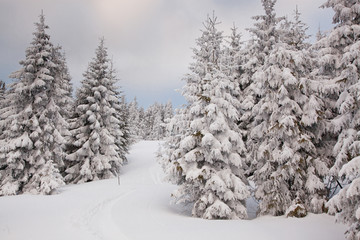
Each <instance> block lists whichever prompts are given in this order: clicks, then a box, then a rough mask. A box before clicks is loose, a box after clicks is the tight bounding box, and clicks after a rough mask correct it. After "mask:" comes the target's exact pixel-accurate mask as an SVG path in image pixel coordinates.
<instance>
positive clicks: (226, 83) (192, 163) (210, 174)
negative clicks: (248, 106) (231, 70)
mask: <svg viewBox="0 0 360 240" xmlns="http://www.w3.org/2000/svg"><path fill="white" fill-rule="evenodd" d="M217 24H218V22H217V19H216V17H212V18H208V19H207V21H206V22H205V23H204V27H205V29H204V30H203V31H202V36H201V37H200V38H198V39H197V45H198V48H197V49H194V58H195V62H194V63H193V64H192V65H191V67H190V69H191V73H190V74H189V75H187V76H186V77H185V80H186V85H185V88H184V92H183V95H184V97H185V98H186V99H187V101H188V107H187V110H186V111H184V112H183V113H184V114H186V116H183V117H180V118H179V119H184V120H185V119H186V120H185V121H184V122H188V123H189V125H188V126H189V127H188V129H186V130H185V131H184V132H183V134H184V135H182V136H181V140H180V141H179V143H178V145H177V146H176V147H177V149H172V150H171V151H170V152H168V153H173V155H172V156H169V157H170V159H167V161H169V160H170V162H171V163H170V164H172V165H173V166H174V167H173V168H172V169H175V170H176V172H177V173H175V174H174V173H173V175H177V176H180V177H177V180H176V182H177V183H178V184H179V185H180V188H179V189H178V190H177V191H176V192H175V193H174V196H175V197H176V198H177V201H178V202H194V207H193V210H192V214H193V216H196V217H201V218H207V219H237V218H246V217H247V213H246V208H245V199H246V198H247V197H248V196H249V191H248V189H247V186H246V184H245V182H244V181H245V178H244V174H243V171H242V166H243V164H244V163H243V160H244V156H243V151H244V148H245V146H244V143H243V142H242V140H241V137H240V135H239V132H238V128H237V125H236V123H235V121H236V120H237V118H238V111H237V107H238V105H239V102H238V99H237V96H236V95H233V94H234V93H235V92H236V91H235V90H236V89H238V85H237V83H235V82H234V81H232V80H231V78H229V77H228V76H226V74H225V73H224V72H222V68H223V67H224V68H225V66H223V65H222V61H221V59H222V54H223V50H222V49H221V44H222V41H223V37H222V33H221V32H219V31H218V30H217V29H216V25H217ZM175 119H176V118H175ZM175 154H176V155H175ZM163 160H165V161H166V159H163Z"/></svg>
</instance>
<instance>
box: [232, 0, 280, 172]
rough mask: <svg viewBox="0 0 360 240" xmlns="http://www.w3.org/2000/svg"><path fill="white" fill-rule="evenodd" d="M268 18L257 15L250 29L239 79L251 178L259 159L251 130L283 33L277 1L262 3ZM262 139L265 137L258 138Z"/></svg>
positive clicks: (266, 0) (243, 127)
mask: <svg viewBox="0 0 360 240" xmlns="http://www.w3.org/2000/svg"><path fill="white" fill-rule="evenodd" d="M261 2H262V5H263V8H264V11H265V15H259V16H254V17H253V19H254V20H256V22H255V23H254V27H253V28H250V29H248V31H250V33H251V34H252V38H251V39H250V41H249V42H248V43H247V45H246V47H245V50H244V51H243V53H242V54H243V55H244V59H243V60H242V61H241V66H240V67H241V75H240V78H239V85H240V89H241V90H242V93H241V99H240V102H241V105H240V107H239V111H240V112H241V117H240V121H239V127H240V129H241V130H242V131H243V132H244V138H245V139H246V147H247V152H248V154H247V164H248V165H249V166H250V168H249V169H248V170H247V175H248V176H251V175H252V174H253V172H254V170H255V169H254V168H253V166H256V162H254V161H256V160H255V159H256V158H255V156H254V155H256V153H257V150H258V147H259V146H258V144H256V141H253V140H252V138H253V136H251V135H250V131H251V129H252V128H253V127H254V124H256V123H254V121H255V117H256V116H255V115H253V113H252V110H253V108H254V106H255V105H256V104H257V103H258V102H259V100H260V99H261V97H262V96H263V95H264V87H263V86H262V85H261V84H262V83H263V81H262V80H261V79H262V78H263V75H262V74H263V66H264V64H265V59H266V58H267V56H268V55H269V53H270V51H271V50H272V49H273V48H274V46H275V44H276V43H277V42H278V41H279V37H280V33H279V30H278V29H277V25H278V23H279V22H280V21H281V20H282V19H283V18H278V17H276V14H275V10H274V6H275V3H276V0H262V1H261ZM258 137H259V138H261V136H258Z"/></svg>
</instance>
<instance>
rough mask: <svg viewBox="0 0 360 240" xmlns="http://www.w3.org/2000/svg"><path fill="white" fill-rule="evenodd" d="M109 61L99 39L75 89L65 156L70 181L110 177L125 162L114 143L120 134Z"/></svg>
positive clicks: (76, 181) (116, 172)
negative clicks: (69, 142) (68, 148)
mask: <svg viewBox="0 0 360 240" xmlns="http://www.w3.org/2000/svg"><path fill="white" fill-rule="evenodd" d="M109 64H110V63H109V59H108V57H107V49H106V47H105V46H104V40H103V39H102V40H101V41H100V44H99V46H98V48H97V49H96V56H95V58H94V59H93V60H92V61H91V62H90V63H89V66H88V69H87V70H86V72H85V73H84V79H83V80H82V82H81V83H82V86H81V87H80V88H79V89H78V91H77V99H76V109H75V114H74V117H75V119H76V120H75V122H74V126H73V127H72V130H71V132H72V135H73V136H74V137H73V138H74V141H73V143H72V144H73V148H74V150H73V152H72V153H71V154H69V155H68V157H67V160H68V161H69V163H68V166H69V167H68V168H67V169H66V173H67V175H66V178H65V179H66V180H67V181H69V182H74V183H82V182H88V181H92V180H97V179H104V178H110V177H113V176H115V175H116V174H118V172H119V170H120V167H121V165H122V163H123V161H124V159H122V158H121V156H120V154H119V151H120V149H119V148H118V146H117V141H119V139H120V137H122V136H123V134H122V132H121V130H120V129H119V124H120V121H121V120H120V119H119V114H118V109H120V106H119V99H118V98H117V96H116V92H115V91H114V89H115V87H114V76H113V71H112V70H111V66H110V65H109Z"/></svg>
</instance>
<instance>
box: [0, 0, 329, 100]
mask: <svg viewBox="0 0 360 240" xmlns="http://www.w3.org/2000/svg"><path fill="white" fill-rule="evenodd" d="M1 1H2V6H1V8H0V32H1V33H2V34H1V36H0V52H1V53H2V54H1V55H0V78H3V79H4V78H6V76H8V75H9V74H10V73H11V72H12V71H15V70H17V69H18V67H19V66H18V65H17V63H18V61H19V60H21V59H23V58H24V52H25V48H26V47H27V46H28V45H29V43H30V41H31V38H32V35H31V33H32V32H33V31H34V29H35V28H34V25H33V23H34V22H36V21H37V20H38V18H37V16H38V15H39V14H40V12H41V9H43V10H44V13H45V16H46V22H47V24H48V25H49V26H50V35H51V37H52V41H53V43H55V44H57V43H59V44H60V45H62V46H63V48H64V50H65V51H66V55H67V60H68V65H69V68H70V72H71V74H72V76H73V80H74V83H75V86H76V87H77V86H79V81H80V80H81V79H82V73H83V72H84V71H85V69H86V67H87V64H88V62H89V61H90V60H91V58H92V57H93V56H94V52H95V49H96V47H97V45H98V43H99V38H100V37H102V36H104V37H105V39H106V45H107V46H108V49H109V55H110V57H113V59H114V61H115V64H116V65H115V67H116V68H117V70H118V73H119V77H120V79H121V85H123V86H124V90H125V91H128V92H125V94H127V95H128V96H130V97H129V98H132V97H133V96H135V95H137V96H138V99H139V101H140V103H141V101H142V103H143V104H146V103H149V102H154V101H156V100H157V99H165V98H168V97H171V95H174V96H176V97H174V99H175V98H176V101H178V99H179V96H178V94H175V93H174V90H173V89H174V88H180V87H181V86H182V85H183V84H184V83H183V82H182V81H181V79H182V77H183V76H184V74H186V73H187V72H188V66H189V63H190V62H191V61H192V58H191V57H192V50H191V48H192V47H195V46H196V45H195V39H196V38H198V37H199V36H200V34H201V32H200V29H201V28H202V22H203V21H204V20H205V18H206V15H207V14H212V12H213V10H215V12H216V15H217V16H218V18H219V20H220V21H221V22H222V24H221V25H220V26H219V28H220V29H222V30H223V31H224V34H225V35H227V34H229V29H230V27H232V25H233V23H235V24H236V26H237V27H238V28H239V30H240V31H242V32H243V35H244V37H245V38H246V37H248V33H247V32H246V31H245V28H249V27H252V24H253V20H252V19H251V17H252V16H254V15H258V14H262V13H263V11H262V6H261V2H260V0H196V1H194V0H171V1H169V0H121V1H119V0H52V1H49V0H32V1H28V0H1ZM324 2H325V1H324V0H278V2H277V5H276V10H277V14H278V15H279V16H281V15H288V16H291V15H292V12H293V10H294V9H295V6H296V5H298V8H299V10H300V11H301V12H302V17H303V20H304V22H306V23H308V24H309V25H310V26H311V28H310V33H312V34H315V33H316V31H317V28H318V26H319V25H320V26H321V27H322V28H323V29H328V28H330V22H331V16H332V12H331V10H323V9H319V8H318V7H319V6H320V5H321V4H322V3H324ZM140 95H141V96H140ZM166 100H167V99H166Z"/></svg>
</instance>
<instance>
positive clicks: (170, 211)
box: [0, 141, 345, 240]
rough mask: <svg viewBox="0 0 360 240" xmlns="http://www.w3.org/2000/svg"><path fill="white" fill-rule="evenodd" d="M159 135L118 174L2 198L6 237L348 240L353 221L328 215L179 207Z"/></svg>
mask: <svg viewBox="0 0 360 240" xmlns="http://www.w3.org/2000/svg"><path fill="white" fill-rule="evenodd" d="M157 147H158V142H156V141H142V142H139V143H137V144H135V145H134V146H133V147H132V149H131V151H130V154H129V156H128V159H129V164H128V165H127V166H125V167H123V171H122V172H121V177H120V186H119V185H118V180H117V179H109V180H102V181H97V182H91V183H86V184H80V185H69V186H65V187H63V188H61V189H59V194H57V195H51V196H36V195H20V196H11V197H1V198H0V239H1V240H23V239H27V240H32V239H34V240H35V239H36V240H49V239H52V240H56V239H67V240H79V239H87V240H92V239H94V240H95V239H96V240H97V239H104V240H112V239H118V240H127V239H129V240H135V239H139V240H140V239H156V240H159V239H164V240H165V239H175V240H176V239H179V240H180V239H190V240H191V239H197V240H198V239H207V240H212V239H214V240H215V239H255V240H260V239H261V240H263V239H267V240H272V239H274V240H275V239H276V240H282V239H284V240H285V239H286V240H287V239H292V240H297V239H299V240H300V239H316V240H321V239H324V240H325V239H326V240H341V239H344V235H343V233H344V232H345V226H344V225H341V224H335V222H334V217H332V216H328V215H325V214H321V215H314V214H310V215H309V216H308V217H305V218H302V219H296V218H285V217H270V216H265V217H259V218H256V219H253V220H239V221H222V220H217V221H209V220H203V219H198V218H192V217H190V212H191V210H190V208H189V207H185V206H181V205H172V204H171V203H170V202H171V197H170V194H171V192H172V191H173V190H175V189H176V186H172V185H170V184H167V183H163V182H162V181H161V179H162V177H163V174H162V170H161V167H160V166H159V165H158V164H157V163H156V159H155V152H156V150H157Z"/></svg>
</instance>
